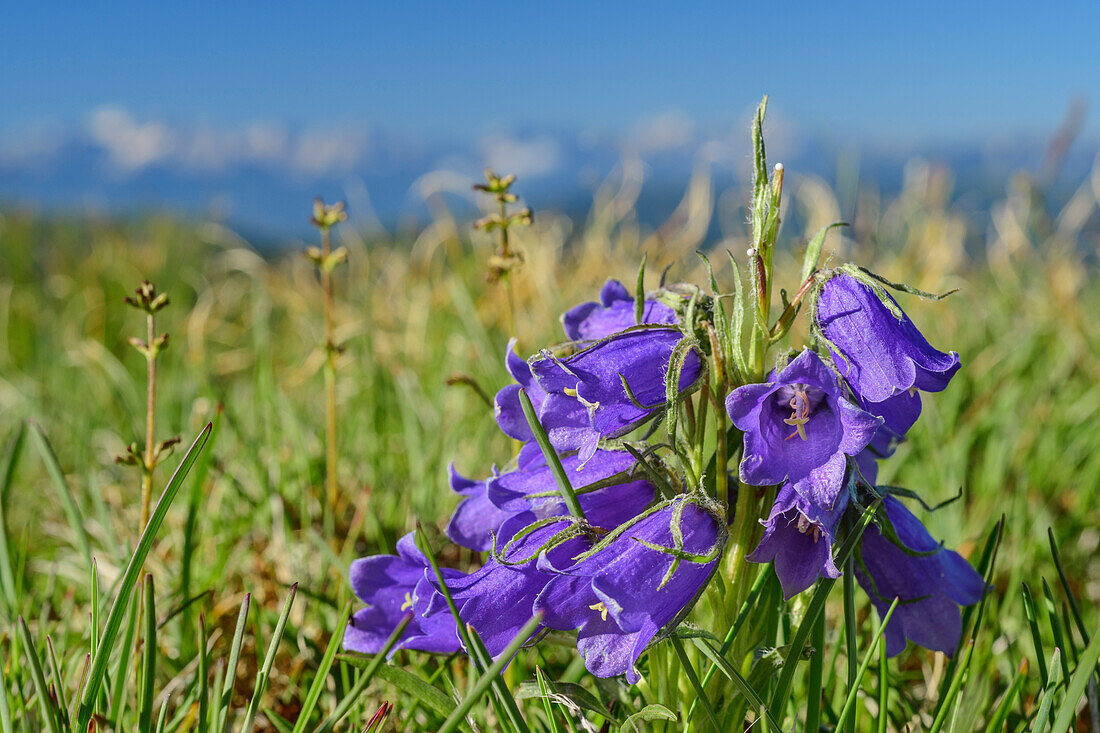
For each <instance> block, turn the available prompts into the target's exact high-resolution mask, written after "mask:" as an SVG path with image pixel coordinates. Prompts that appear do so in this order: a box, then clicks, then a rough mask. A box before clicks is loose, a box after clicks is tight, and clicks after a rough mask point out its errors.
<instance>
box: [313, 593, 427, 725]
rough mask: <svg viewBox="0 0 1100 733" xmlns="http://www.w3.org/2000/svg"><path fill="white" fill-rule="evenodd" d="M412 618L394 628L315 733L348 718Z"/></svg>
mask: <svg viewBox="0 0 1100 733" xmlns="http://www.w3.org/2000/svg"><path fill="white" fill-rule="evenodd" d="M412 617H413V614H412V611H409V612H408V613H406V614H405V616H404V617H403V618H402V619H401V621H400V622H399V623H398V624H397V626H396V627H395V628H394V630H393V633H391V634H390V638H388V639H386V643H385V644H384V645H383V646H382V650H381V651H379V652H378V653H377V654H375V655H374V656H373V657H371V659H370V661H369V662H368V663H367V666H366V669H364V670H363V673H362V674H360V675H359V679H357V680H356V681H355V684H354V685H352V687H351V689H350V690H348V691H347V692H346V693H345V694H344V697H343V698H342V699H341V700H340V702H339V703H337V704H336V709H335V710H333V711H332V713H331V714H330V715H329V716H328V717H327V718H325V719H324V720H322V721H321V724H320V725H318V726H317V727H316V728H315V729H314V733H328V731H330V730H332V729H333V728H334V727H336V724H337V723H339V722H340V721H341V720H343V719H344V718H345V717H347V714H348V713H350V712H351V706H352V705H354V704H355V703H356V702H357V701H358V700H359V696H360V695H362V694H363V690H365V689H367V685H369V684H370V681H371V680H372V679H374V675H375V674H376V673H377V671H378V670H379V669H381V668H382V667H383V666H384V665H383V663H384V662H385V661H386V656H387V655H388V654H389V653H390V651H391V650H392V649H393V647H394V645H396V644H397V640H398V639H400V638H401V635H402V634H403V633H405V627H407V626H408V625H409V622H410V621H412Z"/></svg>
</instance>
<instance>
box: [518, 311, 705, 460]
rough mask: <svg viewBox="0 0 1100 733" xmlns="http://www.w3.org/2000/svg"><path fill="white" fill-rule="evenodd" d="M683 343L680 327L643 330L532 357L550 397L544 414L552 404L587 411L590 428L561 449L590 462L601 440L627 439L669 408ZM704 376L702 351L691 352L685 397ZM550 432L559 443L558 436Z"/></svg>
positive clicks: (684, 374)
mask: <svg viewBox="0 0 1100 733" xmlns="http://www.w3.org/2000/svg"><path fill="white" fill-rule="evenodd" d="M683 340H684V335H683V333H681V331H680V329H678V328H674V327H671V326H639V327H636V328H633V329H631V330H629V331H623V332H621V333H617V334H615V335H613V336H611V337H609V338H606V339H604V340H602V341H597V342H595V343H594V344H592V345H590V346H588V347H587V348H585V349H583V350H582V351H579V352H577V353H576V354H573V355H572V356H569V357H566V358H564V359H559V358H558V357H555V356H553V355H552V354H550V353H549V352H548V351H544V352H543V353H542V354H541V355H540V356H536V357H534V358H532V359H531V361H530V362H529V363H530V366H531V373H532V374H534V376H535V379H536V380H538V384H539V386H540V387H541V388H542V389H543V390H544V391H545V392H546V393H547V395H548V396H547V402H546V403H544V412H545V411H546V404H547V403H549V404H555V405H556V404H558V403H559V402H561V403H566V404H568V403H571V404H573V405H576V406H580V407H581V408H582V409H584V410H585V411H586V413H587V418H588V423H587V425H586V426H585V427H584V428H583V429H581V430H578V431H575V432H573V433H571V434H570V440H569V441H568V444H566V445H561V444H558V443H555V447H556V448H559V449H560V450H570V449H575V450H579V451H580V455H581V461H582V462H585V461H587V460H588V459H589V458H591V457H592V455H593V454H594V453H595V452H596V448H597V446H598V445H599V441H600V438H617V437H619V436H621V435H625V434H626V433H628V432H630V431H631V430H633V429H634V428H636V427H637V426H639V425H641V424H642V423H644V422H645V421H647V420H649V419H650V418H652V417H654V416H655V415H657V414H658V413H659V412H660V411H661V410H663V409H664V407H665V378H666V376H667V374H668V370H669V368H670V365H671V363H672V357H673V355H674V353H675V352H676V347H677V345H678V344H679V343H680V342H681V341H683ZM702 373H703V362H702V359H701V357H700V354H699V352H698V351H697V350H696V349H695V348H689V349H687V352H686V354H685V356H684V360H683V368H682V369H681V370H680V377H679V382H678V385H679V390H680V393H681V394H682V393H684V392H686V391H688V390H690V389H691V388H692V387H694V386H695V384H696V382H697V381H698V380H699V378H700V375H702ZM624 383H625V385H629V392H628V391H627V387H626V386H624ZM551 400H555V401H554V402H551ZM562 412H565V410H564V409H562ZM540 417H541V416H540ZM546 424H547V425H553V424H554V423H553V422H551V421H547V423H546ZM548 432H549V433H550V438H551V442H552V443H554V442H555V440H554V434H553V433H552V432H551V431H549V430H548Z"/></svg>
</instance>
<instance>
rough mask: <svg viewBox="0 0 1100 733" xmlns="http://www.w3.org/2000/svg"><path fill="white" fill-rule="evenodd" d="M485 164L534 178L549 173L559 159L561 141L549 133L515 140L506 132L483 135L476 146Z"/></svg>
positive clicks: (503, 171) (499, 169)
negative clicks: (548, 135)
mask: <svg viewBox="0 0 1100 733" xmlns="http://www.w3.org/2000/svg"><path fill="white" fill-rule="evenodd" d="M479 147H480V148H481V155H482V158H484V160H485V164H486V165H488V166H489V167H490V168H492V169H493V170H495V171H496V172H497V173H500V174H505V173H515V174H516V176H517V177H522V178H537V177H539V176H545V175H549V174H550V173H553V172H554V171H556V170H557V169H558V167H559V166H560V165H561V162H562V150H561V145H560V144H559V143H558V141H557V140H554V139H553V138H549V137H538V138H533V139H531V140H517V139H515V138H513V137H508V136H506V135H494V136H490V137H486V138H483V139H482V141H481V144H480V146H479Z"/></svg>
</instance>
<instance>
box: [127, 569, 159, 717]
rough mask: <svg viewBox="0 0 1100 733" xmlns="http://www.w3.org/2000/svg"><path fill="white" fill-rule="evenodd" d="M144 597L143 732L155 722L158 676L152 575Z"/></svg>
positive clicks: (155, 607) (155, 611)
mask: <svg viewBox="0 0 1100 733" xmlns="http://www.w3.org/2000/svg"><path fill="white" fill-rule="evenodd" d="M144 595H145V613H144V620H145V630H144V631H145V633H144V634H143V636H144V641H145V647H144V649H143V652H142V655H141V708H140V712H139V713H138V720H139V721H140V726H141V730H149V727H150V725H151V724H152V722H153V683H154V682H155V681H156V676H157V601H156V590H155V587H154V585H153V576H152V574H148V575H146V576H145V594H144ZM123 656H125V655H123Z"/></svg>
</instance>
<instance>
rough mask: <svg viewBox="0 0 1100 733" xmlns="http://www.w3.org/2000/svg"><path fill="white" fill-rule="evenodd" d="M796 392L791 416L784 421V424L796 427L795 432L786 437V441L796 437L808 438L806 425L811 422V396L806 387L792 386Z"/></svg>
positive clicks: (792, 398)
mask: <svg viewBox="0 0 1100 733" xmlns="http://www.w3.org/2000/svg"><path fill="white" fill-rule="evenodd" d="M791 388H792V389H793V390H794V397H791V401H790V403H789V404H790V406H791V416H790V417H788V418H786V419H785V420H783V422H784V423H786V424H787V425H790V426H792V427H794V432H793V433H791V434H790V435H788V436H787V437H786V440H790V439H791V438H793V437H794V436H796V435H797V436H798V437H799V438H801V439H802V440H804V441H805V440H807V438H806V423H807V422H809V421H810V396H809V395H808V394H806V385H804V384H794V385H791Z"/></svg>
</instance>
